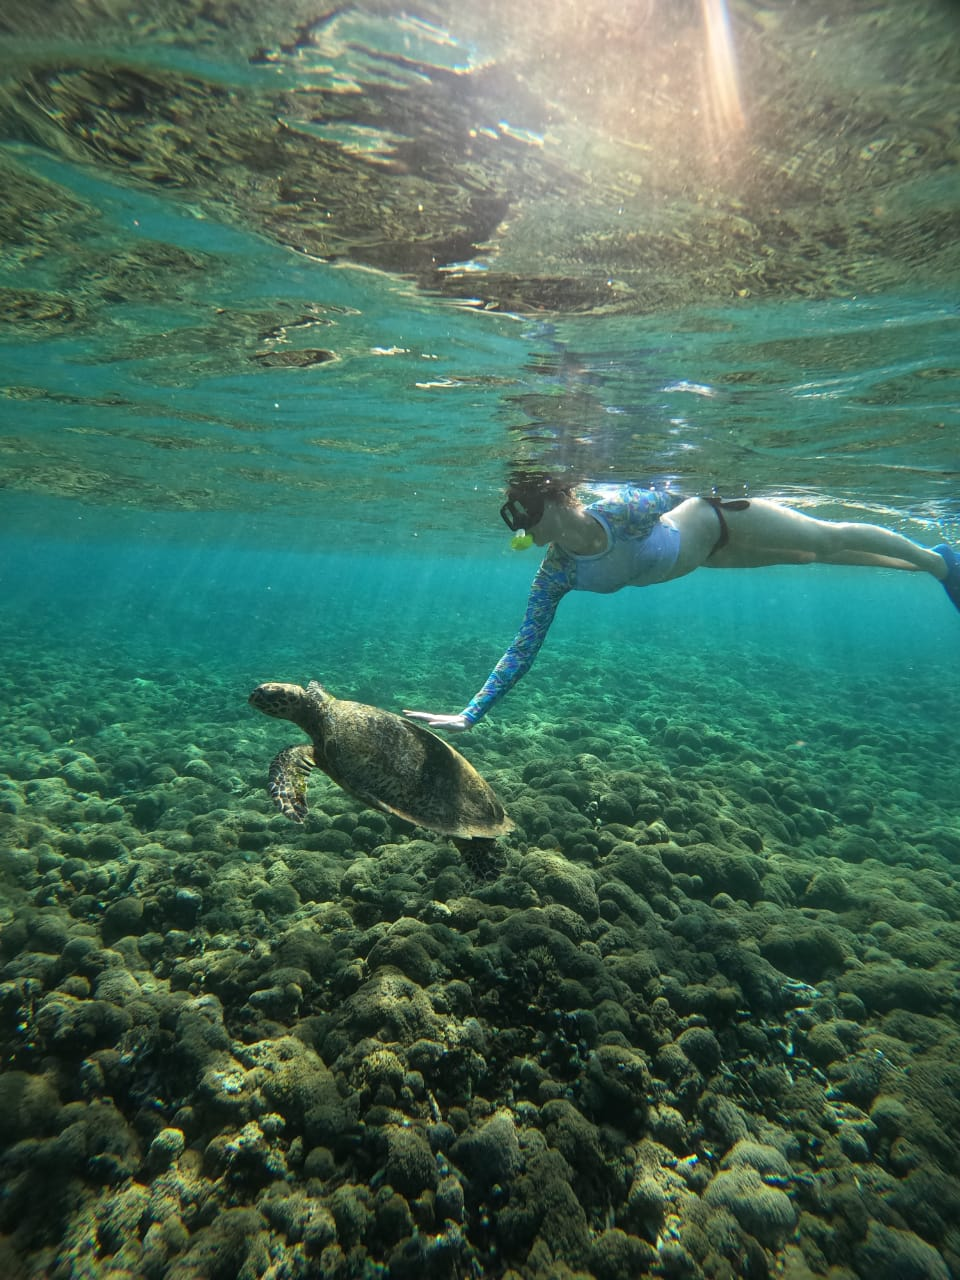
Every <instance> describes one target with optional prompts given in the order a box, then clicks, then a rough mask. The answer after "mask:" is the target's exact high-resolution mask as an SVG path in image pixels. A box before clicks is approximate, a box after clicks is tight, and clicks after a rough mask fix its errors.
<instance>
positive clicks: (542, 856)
mask: <svg viewBox="0 0 960 1280" xmlns="http://www.w3.org/2000/svg"><path fill="white" fill-rule="evenodd" d="M520 875H521V876H522V877H523V879H524V880H526V881H527V883H528V884H530V885H532V886H533V888H534V889H535V890H536V891H537V893H538V894H539V896H540V898H541V900H552V901H554V902H559V903H561V904H562V905H563V906H565V907H569V908H570V910H571V911H574V912H576V914H577V915H578V916H580V917H582V918H583V919H584V920H596V918H597V916H598V915H599V914H600V906H599V902H598V900H597V889H596V883H595V877H594V876H593V874H592V873H591V872H589V871H587V870H586V869H585V868H584V867H582V866H578V865H575V864H572V863H570V862H568V861H567V860H566V859H565V858H559V857H557V856H556V855H555V854H550V853H530V854H527V856H526V857H525V858H524V859H523V861H522V863H521V864H520Z"/></svg>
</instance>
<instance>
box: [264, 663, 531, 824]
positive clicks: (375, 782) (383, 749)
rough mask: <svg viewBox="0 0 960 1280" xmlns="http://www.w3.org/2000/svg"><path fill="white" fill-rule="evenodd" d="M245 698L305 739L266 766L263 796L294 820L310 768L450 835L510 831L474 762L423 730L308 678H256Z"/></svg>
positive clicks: (300, 813)
mask: <svg viewBox="0 0 960 1280" xmlns="http://www.w3.org/2000/svg"><path fill="white" fill-rule="evenodd" d="M250 703H251V705H252V706H254V707H256V708H257V710H258V711H262V712H263V713H264V714H265V715H268V716H276V717H277V719H279V720H292V721H293V723H294V724H296V725H299V726H300V728H301V729H302V730H303V731H304V733H306V734H307V735H308V736H309V737H310V738H312V739H313V743H312V745H309V746H308V745H307V744H306V743H304V744H302V745H299V746H295V747H287V748H286V750H284V751H281V752H280V754H279V755H278V756H277V757H276V759H275V760H274V761H273V763H272V764H271V765H270V774H269V777H270V794H271V795H272V796H273V798H274V801H275V802H276V806H277V808H278V809H279V810H280V812H281V813H282V814H283V815H284V816H285V817H287V818H290V819H291V821H293V822H303V820H304V818H305V817H306V815H307V801H306V780H307V775H308V774H309V772H310V771H311V769H313V768H314V767H316V768H320V769H322V770H323V771H324V773H326V774H329V776H330V777H331V778H332V779H333V780H334V782H335V783H337V785H338V786H341V787H343V789H344V791H347V792H349V793H350V795H352V796H354V797H355V798H356V799H357V800H360V801H362V803H363V804H365V805H369V806H370V808H372V809H380V810H382V811H383V812H384V813H393V814H396V816H397V817H398V818H403V819H404V820H405V821H407V822H412V823H413V824H414V825H416V826H420V827H427V828H429V829H430V830H431V831H437V832H439V833H440V834H441V835H445V836H452V837H454V838H455V839H457V840H472V839H477V840H491V839H492V838H493V837H495V836H501V835H505V834H506V832H508V831H512V830H513V823H512V822H511V821H510V819H509V818H508V817H507V815H506V814H505V813H504V809H503V805H502V804H501V803H500V801H499V800H498V799H497V797H496V795H495V794H494V793H493V791H492V789H491V788H490V786H489V785H488V784H487V783H486V782H485V781H484V780H483V778H481V777H480V774H479V773H477V771H476V769H474V767H473V765H472V764H470V763H469V761H467V760H465V759H464V758H463V756H462V755H461V754H460V753H459V751H454V749H453V747H451V746H450V745H449V743H447V742H444V740H443V739H442V738H438V737H437V735H436V734H435V733H431V732H430V730H429V729H424V728H423V726H422V725H419V724H414V722H413V721H412V720H405V719H404V718H403V716H398V715H394V714H393V712H392V711H383V710H381V709H380V707H370V706H367V705H365V704H364V703H362V702H343V701H341V700H340V699H339V698H334V697H333V696H332V695H331V694H329V693H328V692H327V691H326V689H324V687H323V686H322V685H321V684H318V683H317V681H316V680H312V681H311V682H310V683H309V684H308V685H307V687H306V689H303V688H301V686H300V685H298V684H276V683H270V684H261V685H259V686H258V687H257V688H256V689H254V691H253V693H251V695H250Z"/></svg>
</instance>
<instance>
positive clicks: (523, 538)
mask: <svg viewBox="0 0 960 1280" xmlns="http://www.w3.org/2000/svg"><path fill="white" fill-rule="evenodd" d="M510 546H511V547H512V548H513V550H514V551H526V549H527V547H532V546H533V534H532V533H515V534H514V535H513V537H512V538H511V539H510Z"/></svg>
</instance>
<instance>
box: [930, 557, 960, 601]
mask: <svg viewBox="0 0 960 1280" xmlns="http://www.w3.org/2000/svg"><path fill="white" fill-rule="evenodd" d="M933 549H934V551H936V553H937V555H939V556H943V560H944V563H945V564H946V566H947V576H946V577H945V578H944V579H943V589H944V591H946V593H947V595H948V596H949V597H950V599H951V600H952V601H953V607H954V608H955V609H960V556H958V555H957V553H956V552H955V551H954V550H953V548H952V547H948V546H947V544H946V543H945V542H943V543H941V544H940V546H939V547H934V548H933Z"/></svg>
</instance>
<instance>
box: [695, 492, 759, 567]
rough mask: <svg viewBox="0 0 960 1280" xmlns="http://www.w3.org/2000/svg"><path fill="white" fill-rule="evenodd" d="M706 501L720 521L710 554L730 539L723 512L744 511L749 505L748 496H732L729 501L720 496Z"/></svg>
mask: <svg viewBox="0 0 960 1280" xmlns="http://www.w3.org/2000/svg"><path fill="white" fill-rule="evenodd" d="M706 501H707V502H709V503H710V505H711V507H713V509H714V511H715V512H716V513H717V519H718V520H719V521H720V536H719V538H717V540H716V542H715V543H714V544H713V551H711V552H710V555H711V556H712V555H713V552H714V551H720V550H721V549H722V548H723V547H725V546H726V545H727V543H728V542H729V541H730V530H729V529H728V528H727V521H726V517H725V516H724V514H723V513H724V512H725V511H746V509H747V507H749V505H750V500H749V498H733V499H732V500H731V501H730V502H724V501H723V499H722V498H707V499H706ZM708 558H709V557H708Z"/></svg>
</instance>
